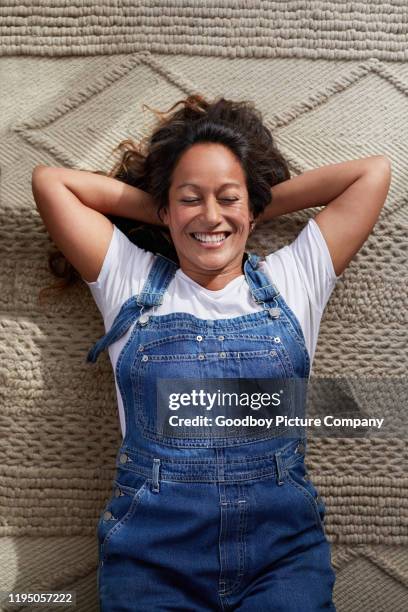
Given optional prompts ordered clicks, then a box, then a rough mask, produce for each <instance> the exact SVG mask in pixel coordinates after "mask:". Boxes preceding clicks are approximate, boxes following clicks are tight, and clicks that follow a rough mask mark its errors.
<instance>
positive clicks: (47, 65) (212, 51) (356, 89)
mask: <svg viewBox="0 0 408 612" xmlns="http://www.w3.org/2000/svg"><path fill="white" fill-rule="evenodd" d="M197 4H198V3H197ZM407 30H408V8H407V7H406V4H405V3H404V2H402V1H401V2H393V4H392V6H391V5H385V4H384V3H380V2H370V3H368V2H361V3H355V4H350V3H346V2H336V3H334V2H327V3H323V2H310V3H307V4H306V3H304V2H300V1H299V2H289V3H285V4H284V3H283V2H269V1H265V2H262V1H254V2H240V1H239V0H237V1H236V2H233V1H228V2H213V1H209V0H207V2H202V3H200V6H199V7H198V6H197V5H196V4H195V3H193V2H184V1H174V0H169V1H167V2H162V3H160V2H158V3H157V2H156V3H155V4H153V2H144V3H140V4H137V6H131V5H130V3H128V2H115V3H109V2H103V1H100V2H98V3H96V2H89V1H85V2H81V3H76V4H75V5H74V6H73V5H72V3H69V2H68V1H67V0H58V1H57V0H52V1H51V2H49V3H48V4H47V6H45V5H44V4H43V3H40V2H33V3H30V6H29V7H27V6H25V7H23V6H22V5H21V4H20V3H18V2H17V1H16V0H8V2H7V7H5V6H1V7H0V32H1V34H2V36H1V37H0V41H1V42H0V54H1V57H0V82H1V85H2V93H3V95H2V96H1V98H0V134H1V145H0V216H1V225H0V237H1V241H0V248H1V254H2V257H1V264H0V279H1V292H0V300H1V317H0V326H1V336H0V355H1V362H0V363H1V365H0V380H1V387H0V388H1V406H2V408H1V411H0V427H1V434H2V437H1V444H0V459H1V461H0V537H1V540H0V543H1V545H0V590H14V591H28V590H29V589H35V590H38V591H46V590H58V591H69V590H71V591H72V590H75V591H76V593H77V607H76V609H77V610H79V611H81V612H82V611H83V612H89V611H91V612H92V611H94V610H95V611H96V610H97V609H98V603H97V595H96V566H97V541H96V523H97V518H98V516H99V513H100V512H101V510H102V508H103V505H104V503H105V501H106V500H107V498H108V496H109V494H110V486H111V479H112V478H113V475H114V471H115V470H114V458H115V453H116V450H117V447H118V445H119V443H120V439H121V438H120V429H119V420H118V417H117V407H116V396H115V390H114V381H113V373H112V371H111V365H110V362H109V358H108V355H107V354H103V355H101V357H100V359H99V361H98V363H97V364H96V365H95V366H92V367H90V366H89V365H88V366H87V365H86V364H85V356H86V353H87V351H88V349H89V348H90V346H91V345H92V344H93V342H94V341H95V340H96V339H97V338H99V337H100V336H101V335H102V334H103V324H102V320H101V318H100V314H99V311H98V310H97V308H96V306H95V304H94V302H93V299H92V296H91V294H90V293H89V290H88V288H87V287H86V286H85V285H84V284H79V285H78V286H76V287H75V288H73V289H72V290H71V291H69V292H67V293H66V294H65V295H64V296H63V297H62V298H55V299H53V300H51V301H49V302H48V303H47V304H46V305H44V306H40V305H39V303H38V300H37V296H38V292H39V290H40V289H41V288H42V287H44V286H46V285H48V284H50V283H51V282H53V277H52V276H51V275H50V273H49V271H48V268H47V257H46V254H47V251H48V250H49V249H50V248H51V247H52V246H53V244H52V242H51V240H50V238H49V236H48V235H47V232H46V230H45V228H44V226H43V224H42V221H41V218H40V217H39V215H38V212H37V210H36V208H35V204H34V201H33V198H32V193H31V171H32V168H33V167H34V166H35V165H36V164H38V163H44V164H48V165H54V166H56V165H64V166H69V167H73V168H83V169H95V170H96V169H103V170H108V169H109V168H110V167H111V166H112V164H113V159H112V158H111V157H110V152H111V149H112V148H113V147H114V146H115V145H116V144H117V143H118V142H119V141H120V140H122V139H124V138H125V137H127V136H129V135H130V136H132V137H134V138H138V137H141V136H142V135H144V134H145V133H146V131H148V130H149V129H150V127H151V126H152V125H153V122H154V118H153V116H152V114H150V113H148V112H143V111H142V104H144V103H146V104H148V105H149V106H151V107H153V108H159V109H162V110H164V109H167V108H169V107H170V106H171V105H172V104H174V102H175V101H176V100H179V99H180V98H182V97H184V96H185V95H187V94H189V93H192V92H197V91H198V92H202V93H203V94H204V95H206V96H207V97H209V98H211V97H213V96H217V95H221V94H222V95H224V96H226V97H229V98H236V99H251V100H253V101H254V102H255V103H256V104H257V106H258V107H259V108H260V109H261V110H262V112H263V113H264V117H265V120H266V122H267V124H268V125H269V126H270V127H271V129H272V130H273V132H274V134H275V135H276V139H277V142H278V145H279V147H280V149H281V151H282V153H283V154H284V155H285V157H286V159H287V160H288V162H289V164H290V168H291V172H292V174H293V175H296V174H298V173H300V172H303V171H305V170H308V169H310V168H313V167H317V166H320V165H324V164H328V163H335V162H340V161H344V160H346V159H352V158H357V157H363V156H367V155H376V154H380V153H383V154H386V155H387V156H388V157H389V158H390V159H391V161H392V168H393V178H392V184H391V189H390V192H389V195H388V198H387V202H386V205H385V208H384V210H383V212H382V214H381V217H380V219H379V221H378V223H377V224H376V226H375V229H374V231H373V232H372V234H371V235H370V237H369V238H368V240H367V242H366V243H365V245H364V247H363V248H362V249H361V251H360V252H359V253H358V255H357V256H356V257H355V258H354V260H353V261H352V262H351V264H350V266H349V267H348V268H347V270H346V271H345V273H344V274H343V276H342V278H341V280H340V281H339V282H338V283H337V286H336V288H335V290H334V293H333V294H332V297H331V299H330V302H329V305H328V307H327V309H326V311H325V314H324V318H323V320H322V324H321V330H320V336H319V342H318V346H317V351H316V355H315V360H314V364H313V376H314V377H315V378H316V379H319V378H324V377H332V378H336V377H339V376H341V377H344V379H345V381H346V384H345V386H344V387H343V392H344V393H345V395H346V396H347V397H348V398H349V399H350V401H352V402H353V405H354V406H355V407H356V408H357V409H360V410H361V411H364V410H366V411H369V408H374V407H373V406H372V390H373V386H372V384H371V383H370V384H371V386H370V384H369V383H368V381H370V380H372V381H374V383H376V385H377V386H376V406H377V409H378V413H379V414H381V406H384V410H386V411H388V410H389V411H390V412H391V411H392V407H393V406H394V405H395V404H397V405H398V407H399V408H401V409H403V408H405V404H404V403H403V402H404V401H406V395H405V398H404V394H403V393H402V394H401V388H400V387H401V385H403V383H404V382H405V378H406V372H407V347H408V341H407V340H408V332H407V321H406V312H407V292H406V281H407V225H408V212H407V206H406V203H407V195H406V182H407V170H406V162H405V160H406V156H407V150H406V149H407V147H406V142H407V141H408V138H407V136H408V128H407V122H406V121H405V116H406V105H407V93H408V65H407V64H406V62H404V60H406V57H407V45H406V41H407ZM358 205H359V203H358V202H356V206H358ZM317 210H318V209H317V208H316V209H309V210H308V211H302V212H300V213H296V214H294V215H290V216H287V217H286V218H283V217H282V218H278V219H276V220H274V221H272V222H269V223H267V224H265V225H263V226H258V228H257V231H256V232H255V234H254V235H253V236H252V237H251V242H249V243H248V246H249V247H250V248H251V249H254V250H256V251H258V252H260V253H262V252H263V251H267V252H270V251H272V250H275V249H277V248H279V247H280V246H283V245H284V244H286V243H288V242H290V241H291V240H293V238H294V236H296V234H297V233H298V232H299V231H300V230H301V228H302V227H303V226H304V224H305V223H306V221H307V219H308V218H309V216H310V215H312V214H315V213H316V212H317ZM378 407H379V408H378ZM381 416H386V414H382V415H381ZM403 425H404V423H403V422H402V423H401V428H400V429H399V430H398V431H397V433H394V434H393V435H392V436H388V437H387V438H385V437H371V438H370V437H368V438H364V439H350V438H337V439H336V438H313V439H311V440H310V441H309V452H308V456H307V464H308V466H309V468H310V473H311V476H312V478H313V480H314V482H315V483H316V486H317V487H318V488H319V490H320V492H321V494H322V496H323V498H324V500H325V502H326V506H327V516H326V532H327V535H328V538H329V539H330V541H331V542H332V554H333V565H334V567H335V569H336V573H337V581H336V586H335V603H336V606H337V609H338V611H339V612H363V611H364V612H365V611H370V612H385V611H387V612H388V611H390V610H392V611H393V612H402V611H405V610H407V609H408V554H407V550H408V528H407V522H408V521H407V517H408V510H407V508H408V503H407V499H408V495H407V491H408V473H407V465H408V462H407V454H408V453H407V448H406V429H405V431H404V427H403ZM0 609H1V610H5V611H6V610H9V609H10V610H11V609H13V610H15V609H17V608H16V607H15V606H14V607H13V608H11V607H8V606H7V604H5V603H4V604H3V605H2V607H1V608H0ZM31 609H35V608H31Z"/></svg>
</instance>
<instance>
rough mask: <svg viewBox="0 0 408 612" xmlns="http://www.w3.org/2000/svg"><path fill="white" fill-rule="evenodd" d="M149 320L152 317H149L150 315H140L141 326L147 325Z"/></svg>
mask: <svg viewBox="0 0 408 612" xmlns="http://www.w3.org/2000/svg"><path fill="white" fill-rule="evenodd" d="M149 318H150V317H149V315H148V314H142V315H140V317H139V324H140V325H146V323H147V322H148V320H149Z"/></svg>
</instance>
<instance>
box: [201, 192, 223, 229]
mask: <svg viewBox="0 0 408 612" xmlns="http://www.w3.org/2000/svg"><path fill="white" fill-rule="evenodd" d="M203 218H204V219H205V221H206V223H207V224H208V225H209V226H210V227H212V226H215V225H217V224H218V223H219V222H220V221H221V220H222V214H221V207H220V205H219V204H218V202H217V200H216V198H212V197H208V198H207V199H206V201H205V203H204V209H203Z"/></svg>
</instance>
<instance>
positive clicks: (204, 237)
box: [193, 233, 227, 242]
mask: <svg viewBox="0 0 408 612" xmlns="http://www.w3.org/2000/svg"><path fill="white" fill-rule="evenodd" d="M193 236H194V238H196V239H197V240H199V241H200V242H222V241H223V240H225V239H226V237H227V234H225V233H223V234H201V233H196V234H193Z"/></svg>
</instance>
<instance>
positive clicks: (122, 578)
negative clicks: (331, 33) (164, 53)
mask: <svg viewBox="0 0 408 612" xmlns="http://www.w3.org/2000/svg"><path fill="white" fill-rule="evenodd" d="M182 102H183V107H182V108H181V109H179V110H178V111H176V112H174V113H170V114H169V115H168V116H166V117H165V118H164V119H163V117H162V119H161V122H160V124H159V126H158V127H157V128H156V129H155V130H154V131H153V133H152V135H151V136H150V138H149V139H148V140H147V143H146V151H145V152H144V153H142V152H141V150H139V151H138V150H136V149H134V150H133V152H131V153H129V152H127V154H125V155H124V156H123V159H122V162H121V164H120V171H119V172H117V173H116V177H115V178H114V177H113V176H110V177H102V176H98V175H96V174H93V173H89V172H81V171H75V170H69V169H64V168H46V167H44V166H39V167H37V168H36V169H35V170H34V173H33V191H34V196H35V199H36V202H37V206H38V209H39V212H40V214H41V216H42V218H43V220H44V223H45V225H46V227H47V229H48V230H49V232H50V234H51V236H52V238H53V240H54V242H55V243H56V244H57V245H58V246H59V248H60V249H61V251H62V252H63V253H64V255H65V256H66V258H67V259H68V260H69V261H70V262H71V264H72V265H73V266H74V267H75V268H76V270H77V271H78V273H80V274H81V276H82V278H83V279H84V280H85V282H86V283H87V284H88V286H89V287H90V289H91V291H92V294H93V296H94V298H95V300H96V303H97V305H98V307H99V308H100V310H101V312H102V315H103V317H104V321H105V328H106V334H105V335H104V336H103V337H102V338H101V339H99V340H98V341H97V342H96V344H95V345H94V346H93V347H92V349H91V350H90V351H89V353H88V356H87V360H88V361H90V362H95V361H96V360H97V358H98V356H99V354H100V352H101V351H102V350H104V349H105V348H109V352H110V357H111V360H112V365H113V367H114V373H115V383H116V388H117V393H118V403H119V415H120V420H121V426H122V432H123V441H122V444H121V446H120V448H119V450H118V453H117V461H116V467H117V473H116V477H115V482H114V486H113V490H112V497H111V498H110V499H109V501H108V502H107V504H106V507H105V509H104V511H103V513H102V514H101V517H100V520H99V524H98V538H99V554H100V563H99V568H98V586H99V597H100V604H101V611H102V612H114V611H115V612H118V611H119V610H121V611H122V610H123V611H124V610H127V611H134V610H143V611H144V610H154V611H158V612H159V611H165V610H166V611H170V610H171V611H173V610H174V611H176V610H177V611H180V610H194V611H204V610H206V611H208V610H234V609H239V610H241V611H242V612H244V611H252V610H260V611H278V610H279V611H280V610H284V611H285V612H298V611H300V610H302V611H303V612H309V611H310V612H315V611H316V610H335V607H334V604H333V601H332V592H333V585H334V580H335V575H334V572H333V569H332V567H331V560H330V546H329V542H328V540H327V538H326V535H325V530H324V515H325V505H324V502H323V500H322V498H321V497H320V496H319V495H318V492H317V490H316V488H315V487H314V485H313V483H312V482H311V481H310V479H309V478H308V476H307V472H306V468H305V462H304V458H305V453H306V439H305V437H304V435H303V434H299V433H298V432H296V433H293V434H292V435H291V434H290V432H289V433H288V431H285V430H282V431H281V432H277V430H275V429H274V428H266V427H259V428H258V429H256V430H255V431H249V428H248V427H235V428H232V429H231V430H229V429H228V427H226V426H224V427H223V426H221V428H220V429H219V430H218V431H217V430H216V428H215V427H212V428H211V427H209V426H207V424H206V423H205V422H203V421H200V424H199V425H195V426H192V418H193V417H194V416H201V417H202V416H203V413H204V412H206V413H207V414H206V416H207V417H208V406H207V407H206V409H205V410H203V409H202V406H200V407H199V408H197V406H195V407H194V409H193V410H191V409H190V411H187V415H188V417H192V418H191V419H190V421H189V420H188V419H184V421H182V425H181V427H179V426H178V424H179V421H180V419H179V417H178V416H176V410H177V411H178V410H179V408H176V409H174V412H172V416H174V418H173V422H175V423H176V425H173V424H172V425H170V423H169V421H170V419H169V418H168V417H169V413H170V411H169V410H168V411H167V412H166V404H165V403H163V401H162V399H163V396H165V398H168V397H169V396H168V395H166V393H167V392H168V391H169V389H174V388H176V387H177V384H178V385H179V387H178V389H179V390H180V389H182V387H183V385H184V387H183V389H184V390H185V388H186V385H187V387H188V384H190V381H193V383H194V384H197V381H198V382H200V381H202V382H203V386H205V384H207V383H209V382H211V381H214V379H215V380H218V381H219V382H220V383H221V382H222V383H224V381H225V383H227V381H231V380H239V381H251V380H254V379H256V380H261V379H263V380H265V379H269V380H272V381H273V380H277V379H282V380H283V379H288V380H295V379H306V380H307V379H308V377H309V374H310V369H311V363H312V359H313V353H314V348H315V346H316V341H317V332H318V327H319V322H320V318H321V316H322V312H323V310H324V307H325V305H326V303H327V300H328V298H329V296H330V293H331V291H332V289H333V287H334V284H335V282H336V280H337V278H338V277H339V275H341V273H342V272H343V270H344V269H345V267H346V266H347V264H348V263H349V262H350V260H351V259H352V257H353V256H354V254H355V253H356V252H357V251H358V249H359V248H360V247H361V246H362V244H363V243H364V241H365V240H366V238H367V236H368V235H369V233H370V231H371V230H372V228H373V226H374V224H375V221H376V219H377V217H378V215H379V213H380V211H381V207H382V206H383V204H384V201H385V199H386V195H387V191H388V188H389V182H390V164H389V161H388V159H387V158H386V157H384V156H382V155H380V156H374V157H369V158H365V159H358V160H353V161H347V162H344V163H340V164H334V165H330V166H326V167H323V168H319V169H315V170H311V171H309V172H306V173H304V174H303V175H300V176H298V177H295V178H293V179H291V180H287V179H288V178H289V176H290V175H289V172H288V170H287V166H286V163H285V161H284V159H283V157H282V156H281V155H280V153H279V152H278V150H277V148H276V147H275V145H274V142H273V138H272V136H271V134H270V132H269V130H268V129H267V128H266V127H265V126H264V125H263V123H262V119H261V116H260V113H259V112H258V111H256V110H255V108H254V107H253V105H252V104H250V103H244V102H241V103H237V102H231V101H228V100H225V99H224V98H220V99H218V100H215V101H213V102H212V103H209V102H207V101H205V100H204V98H202V97H201V96H198V95H193V96H189V97H188V98H187V99H186V100H184V101H182ZM173 108H174V107H172V108H171V109H170V111H171V110H173ZM116 179H119V180H116ZM122 181H124V182H125V183H126V184H124V182H122ZM61 202H64V206H61ZM316 205H325V208H323V210H322V211H321V212H319V213H318V214H317V215H316V216H315V217H314V219H310V220H309V222H308V224H307V225H306V227H305V228H304V229H303V230H302V231H301V232H300V234H299V235H298V237H297V238H296V240H295V241H294V242H293V243H292V244H291V245H288V246H286V247H284V248H283V249H279V250H278V251H276V252H274V253H271V254H269V255H268V256H267V257H266V258H265V259H264V260H261V258H260V257H258V256H257V255H255V254H253V253H246V252H245V246H246V242H247V238H248V235H249V234H250V232H251V231H252V230H253V227H254V225H255V223H256V222H261V221H266V220H268V219H270V218H272V217H274V216H278V215H281V214H287V213H290V212H293V211H296V210H300V209H302V208H308V207H312V206H316ZM156 213H157V214H158V218H159V219H160V224H162V226H164V227H167V228H168V230H169V233H170V236H171V242H172V245H174V250H172V248H171V246H172V245H171V244H170V246H169V248H168V249H167V250H163V247H162V246H160V249H159V248H157V249H155V248H154V246H153V247H152V248H151V250H152V251H154V252H150V251H149V250H147V249H145V248H141V246H137V245H136V244H135V243H134V242H133V241H131V240H130V239H129V238H130V236H131V232H128V235H126V234H125V233H124V232H122V231H121V230H120V229H119V228H118V226H117V225H113V224H112V222H111V221H110V220H109V218H108V217H109V216H111V218H114V219H118V218H121V219H123V218H128V219H134V220H137V221H139V222H141V221H142V222H145V223H149V224H155V223H157V218H156V216H155V215H156ZM159 250H161V253H159V252H158V251H159ZM154 253H156V254H154ZM163 253H165V255H163ZM169 385H170V386H169ZM171 385H175V386H174V387H171ZM180 385H181V386H180ZM223 388H226V387H223ZM183 389H182V390H183ZM190 392H191V393H192V387H190ZM191 393H190V396H189V395H188V394H187V396H188V397H191ZM176 396H177V397H179V398H181V395H180V394H179V395H177V394H176ZM295 401H296V402H299V400H298V399H296V400H295ZM163 406H164V408H163ZM179 407H180V406H179ZM190 408H191V404H190ZM295 408H296V409H297V410H298V409H301V406H300V404H299V405H295ZM245 410H246V414H249V412H250V409H245ZM245 410H243V411H242V408H241V413H240V414H243V412H245ZM180 414H181V411H180V412H177V415H180ZM183 414H184V415H185V414H186V412H183Z"/></svg>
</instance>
